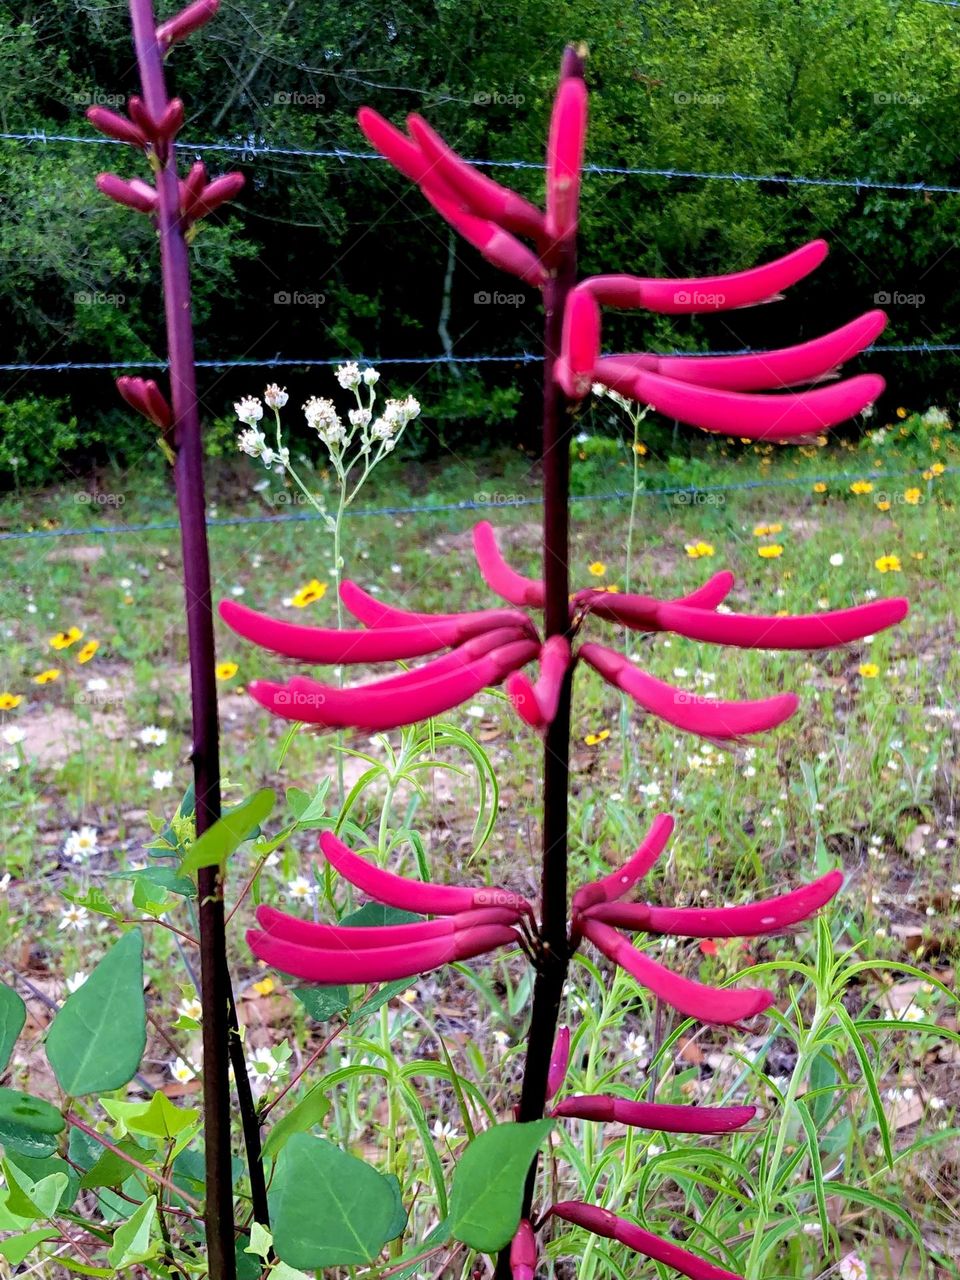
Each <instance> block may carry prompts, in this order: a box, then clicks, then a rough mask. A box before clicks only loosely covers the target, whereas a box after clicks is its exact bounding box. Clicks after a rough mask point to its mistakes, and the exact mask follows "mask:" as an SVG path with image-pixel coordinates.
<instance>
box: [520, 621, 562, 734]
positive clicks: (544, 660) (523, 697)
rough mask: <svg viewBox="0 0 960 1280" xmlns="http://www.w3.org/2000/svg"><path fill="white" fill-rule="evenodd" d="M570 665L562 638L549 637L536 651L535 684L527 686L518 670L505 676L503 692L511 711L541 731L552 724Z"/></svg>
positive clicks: (523, 676) (525, 678)
mask: <svg viewBox="0 0 960 1280" xmlns="http://www.w3.org/2000/svg"><path fill="white" fill-rule="evenodd" d="M571 662H572V659H571V656H570V642H569V641H568V640H567V638H566V636H551V637H550V638H549V639H548V640H546V641H545V642H544V646H543V648H542V649H541V650H540V679H539V680H538V681H537V682H536V684H531V683H530V681H529V679H528V678H527V677H526V676H525V675H524V673H523V672H522V671H513V672H511V674H510V675H509V676H507V686H506V687H507V693H508V694H509V696H510V701H511V702H512V704H513V708H514V710H515V711H516V712H517V714H518V715H519V717H520V719H521V720H524V721H525V722H526V723H527V724H528V725H530V726H531V728H534V729H545V728H546V727H547V725H549V724H552V723H553V720H554V718H555V716H556V714H557V707H558V706H559V705H560V693H561V690H562V688H563V681H564V679H565V678H566V674H567V672H568V671H569V670H570V666H571Z"/></svg>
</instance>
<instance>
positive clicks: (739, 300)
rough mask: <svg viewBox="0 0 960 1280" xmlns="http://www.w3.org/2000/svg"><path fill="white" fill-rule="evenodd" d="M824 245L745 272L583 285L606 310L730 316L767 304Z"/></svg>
mask: <svg viewBox="0 0 960 1280" xmlns="http://www.w3.org/2000/svg"><path fill="white" fill-rule="evenodd" d="M827 247H828V246H827V242H826V241H825V240H811V241H810V243H809V244H805V245H801V246H800V248H799V249H794V250H793V252H792V253H788V254H785V255H784V257H782V258H775V259H774V260H773V261H772V262H766V263H764V264H763V266H760V267H752V268H751V269H750V270H749V271H735V272H733V273H731V274H729V275H722V276H696V277H691V278H689V279H682V278H679V277H678V278H677V279H675V280H673V279H659V278H656V277H653V278H651V277H643V276H628V275H611V276H591V277H589V278H588V279H587V280H585V281H584V282H583V283H584V285H585V286H586V287H587V288H589V289H590V291H591V292H592V293H593V294H594V296H595V297H596V299H597V301H598V302H599V303H601V304H602V305H603V306H605V307H643V308H645V309H646V310H647V311H659V312H661V313H663V314H666V315H692V314H694V313H696V312H699V311H729V310H730V309H731V308H733V307H748V306H752V305H753V304H754V303H758V302H766V301H768V300H769V299H770V298H774V297H776V295H777V294H778V293H780V292H782V290H784V289H787V288H789V287H790V285H792V284H796V283H797V281H798V280H802V279H803V277H804V276H806V275H809V274H810V272H811V271H814V270H816V268H817V267H819V265H820V263H821V262H822V261H823V260H824V258H825V257H826V256H827Z"/></svg>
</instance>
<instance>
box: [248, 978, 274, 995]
mask: <svg viewBox="0 0 960 1280" xmlns="http://www.w3.org/2000/svg"><path fill="white" fill-rule="evenodd" d="M253 989H254V991H255V992H256V993H257V995H258V996H268V995H270V993H271V992H272V991H273V990H274V982H273V979H272V978H261V979H260V981H259V982H255V983H254V984H253Z"/></svg>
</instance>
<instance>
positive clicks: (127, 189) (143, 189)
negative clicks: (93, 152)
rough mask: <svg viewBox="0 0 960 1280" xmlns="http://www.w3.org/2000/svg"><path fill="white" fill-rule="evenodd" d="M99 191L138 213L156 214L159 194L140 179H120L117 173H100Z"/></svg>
mask: <svg viewBox="0 0 960 1280" xmlns="http://www.w3.org/2000/svg"><path fill="white" fill-rule="evenodd" d="M96 183H97V190H98V191H101V192H102V193H103V194H104V195H105V196H107V197H108V199H110V200H115V201H116V202H117V204H123V205H126V206H127V208H128V209H136V211H137V212H138V213H156V211H157V193H156V191H154V189H153V187H151V186H150V185H149V183H146V182H143V181H142V180H141V179H140V178H131V179H130V181H129V182H128V181H127V180H126V179H125V178H118V177H117V175H116V174H115V173H98V174H97V178H96Z"/></svg>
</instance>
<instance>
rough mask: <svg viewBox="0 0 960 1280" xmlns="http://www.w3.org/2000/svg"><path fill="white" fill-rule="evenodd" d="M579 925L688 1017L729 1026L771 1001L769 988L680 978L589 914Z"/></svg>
mask: <svg viewBox="0 0 960 1280" xmlns="http://www.w3.org/2000/svg"><path fill="white" fill-rule="evenodd" d="M580 927H581V929H582V931H583V934H584V937H586V938H589V939H590V941H591V942H592V943H593V945H594V946H595V947H596V948H597V950H598V951H602V952H603V954H604V955H605V956H606V957H607V959H608V960H612V961H613V963H614V964H617V965H619V966H620V968H621V969H626V971H627V973H629V974H632V975H633V977H634V978H636V980H637V981H638V982H639V983H640V985H641V986H643V987H647V988H648V990H650V991H652V992H653V994H654V995H656V996H659V997H660V999H661V1000H663V1001H664V1003H665V1004H668V1005H670V1007H671V1008H672V1009H677V1010H678V1011H679V1012H680V1013H682V1014H684V1015H686V1017H688V1018H696V1019H697V1020H698V1021H699V1022H712V1023H718V1024H720V1025H721V1026H729V1025H730V1024H732V1023H736V1022H742V1021H743V1020H744V1019H745V1018H752V1017H754V1016H755V1015H756V1014H758V1013H762V1012H763V1010H764V1009H768V1008H769V1007H770V1005H771V1004H773V996H772V995H771V994H770V992H769V991H760V990H758V989H755V988H751V989H748V990H745V991H733V990H727V989H724V988H720V987H707V986H704V985H703V983H701V982H693V981H691V979H689V978H684V977H681V976H680V974H678V973H673V972H671V970H669V969H666V968H664V966H663V965H662V964H658V963H657V962H656V961H655V960H651V959H650V957H649V956H646V955H644V954H643V952H642V951H638V950H637V948H636V947H634V946H631V944H630V942H629V941H628V940H627V939H626V938H625V937H624V936H623V934H621V933H617V931H616V929H611V927H610V926H609V925H607V924H602V923H601V922H600V921H599V920H592V919H591V918H590V917H589V916H582V917H581V918H580Z"/></svg>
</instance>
